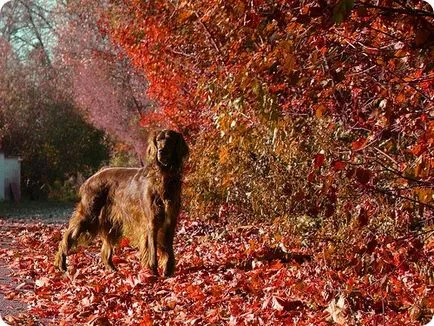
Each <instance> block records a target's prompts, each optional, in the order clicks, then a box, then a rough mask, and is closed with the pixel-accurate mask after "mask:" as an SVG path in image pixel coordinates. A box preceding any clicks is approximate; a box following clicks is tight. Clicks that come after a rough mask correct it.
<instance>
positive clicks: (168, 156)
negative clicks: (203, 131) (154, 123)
mask: <svg viewBox="0 0 434 326" xmlns="http://www.w3.org/2000/svg"><path fill="white" fill-rule="evenodd" d="M187 157H188V146H187V144H186V142H185V140H184V137H182V135H181V134H180V133H178V132H176V131H173V130H168V129H165V130H162V131H159V132H156V133H154V134H153V135H151V139H150V141H149V147H148V159H149V160H155V161H156V162H157V164H158V165H159V166H160V167H161V168H162V169H164V170H169V171H171V172H178V171H181V169H182V164H183V162H184V161H185V160H186V159H187Z"/></svg>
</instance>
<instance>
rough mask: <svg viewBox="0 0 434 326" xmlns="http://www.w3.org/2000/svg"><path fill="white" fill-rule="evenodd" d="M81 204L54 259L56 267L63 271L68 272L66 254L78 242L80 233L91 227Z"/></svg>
mask: <svg viewBox="0 0 434 326" xmlns="http://www.w3.org/2000/svg"><path fill="white" fill-rule="evenodd" d="M80 208H81V207H80V205H79V206H78V207H77V209H76V211H75V212H74V214H73V216H72V217H71V220H70V221H69V226H68V229H67V230H66V232H65V234H64V235H63V239H62V241H61V242H60V244H59V249H58V251H57V254H56V257H55V259H54V267H56V268H57V269H58V270H60V271H62V272H66V268H67V266H66V255H68V253H69V251H70V250H71V248H72V247H73V246H75V245H76V244H77V240H78V238H79V237H80V235H81V234H82V233H83V232H85V231H87V230H88V229H89V222H88V218H87V217H86V216H85V215H83V214H82V210H81V209H80Z"/></svg>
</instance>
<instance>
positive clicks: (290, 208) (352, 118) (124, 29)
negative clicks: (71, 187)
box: [46, 0, 434, 325]
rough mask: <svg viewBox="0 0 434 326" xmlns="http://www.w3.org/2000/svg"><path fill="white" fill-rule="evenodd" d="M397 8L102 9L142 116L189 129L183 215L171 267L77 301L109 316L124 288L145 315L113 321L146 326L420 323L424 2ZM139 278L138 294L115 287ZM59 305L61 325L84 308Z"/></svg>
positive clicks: (429, 112) (433, 142)
mask: <svg viewBox="0 0 434 326" xmlns="http://www.w3.org/2000/svg"><path fill="white" fill-rule="evenodd" d="M409 3H410V2H408V1H400V0H379V1H376V2H375V3H374V2H370V1H357V2H354V1H352V0H320V1H301V0H293V1H292V0H273V1H271V0H250V1H247V0H245V1H244V0H232V1H230V0H229V1H206V0H192V1H183V0H181V1H172V0H169V1H167V0H153V1H139V0H132V1H126V0H112V1H110V2H109V4H108V5H106V6H104V7H103V9H102V12H101V15H100V17H99V20H98V22H99V23H100V28H101V31H102V32H103V33H105V34H106V35H107V36H108V37H109V38H110V39H111V40H112V42H114V43H115V44H116V45H118V46H120V47H121V48H122V50H123V53H124V54H125V55H126V56H127V57H128V58H129V59H130V60H131V62H132V63H133V64H134V66H135V67H136V68H137V69H139V70H140V71H142V72H144V73H145V74H146V78H147V81H148V82H149V85H148V89H147V95H148V96H149V98H150V99H151V100H152V101H153V102H152V103H153V106H151V105H150V106H149V107H148V110H147V111H141V112H140V124H141V126H142V127H143V128H145V129H146V128H148V127H154V126H166V127H171V128H175V129H178V130H179V131H182V132H183V133H184V134H185V135H186V136H187V138H188V140H189V145H190V149H191V154H190V161H189V162H190V163H189V167H188V169H187V170H188V171H187V177H186V181H185V183H186V184H185V188H184V189H185V191H184V194H183V195H184V203H185V205H184V206H185V207H184V208H185V210H186V212H187V214H188V217H189V218H188V219H187V220H185V221H183V222H182V223H183V224H182V225H181V226H180V230H179V233H178V236H177V239H178V241H183V242H182V244H181V242H178V247H177V250H178V252H177V255H179V257H181V260H182V261H181V262H180V266H181V268H180V271H179V274H177V276H175V278H174V279H173V280H167V281H161V280H158V281H157V283H156V284H155V285H149V284H148V285H147V287H146V286H145V287H143V286H142V285H141V283H146V282H148V281H149V280H148V279H147V277H146V276H140V275H143V274H138V275H136V276H131V275H128V276H127V275H126V274H123V273H126V272H121V275H124V276H125V279H124V280H122V277H118V276H111V277H113V280H114V281H115V282H117V283H116V284H117V285H116V287H115V286H113V287H110V286H109V285H107V289H109V290H107V289H106V290H104V291H105V292H104V296H106V297H108V299H104V298H103V297H102V294H100V291H101V289H99V288H98V289H97V288H94V289H91V290H89V289H87V290H77V293H76V294H77V296H78V297H79V298H81V299H82V300H84V301H82V303H81V304H82V305H85V306H87V307H88V306H89V305H92V304H95V305H96V306H97V307H100V308H98V309H101V310H99V311H102V313H101V314H102V315H104V316H106V317H107V318H112V317H113V316H110V313H111V312H110V311H112V310H110V307H111V306H110V304H111V303H110V298H112V297H116V298H117V299H119V298H121V299H122V300H125V303H122V304H123V305H122V307H123V308H122V309H124V311H127V312H129V310H128V309H129V308H128V307H135V308H134V309H141V310H140V311H139V312H137V313H139V314H140V316H142V317H143V318H144V320H136V319H131V320H127V318H128V317H127V316H124V317H122V318H124V319H123V321H125V322H132V323H133V322H136V323H140V322H142V324H145V325H146V324H147V323H149V321H150V320H154V321H155V322H156V323H164V322H165V321H169V322H173V323H177V322H181V321H182V322H185V321H187V322H191V323H192V324H195V323H197V324H201V323H204V324H213V323H216V324H218V323H219V322H222V321H223V323H228V324H233V325H238V324H242V323H243V322H245V323H246V324H248V323H249V322H250V323H252V324H261V323H263V324H270V323H271V324H272V323H285V322H286V323H289V324H291V323H298V324H315V325H321V323H323V324H324V325H325V324H326V323H327V322H331V321H333V322H335V323H338V324H363V325H365V324H366V325H370V324H371V325H376V324H380V323H384V324H394V323H396V325H413V324H414V325H420V324H425V323H426V322H427V321H428V320H429V319H430V318H431V316H432V315H433V312H434V292H433V287H432V284H433V283H434V278H433V277H434V275H433V273H432V270H433V267H434V246H433V245H434V243H433V236H432V235H433V217H434V214H433V208H434V200H433V196H434V186H433V181H434V179H433V176H434V173H433V171H434V156H433V149H434V120H433V119H434V105H433V102H434V70H433V68H434V65H433V62H434V41H433V39H434V14H433V12H432V11H431V10H430V8H429V5H428V4H426V3H424V2H423V1H414V2H411V5H410V4H409ZM94 110H101V108H95V109H94ZM193 221H195V222H193ZM240 225H242V226H240ZM50 241H51V240H50ZM184 241H186V242H184ZM205 248H206V249H205ZM210 248H212V249H213V250H210ZM122 250H123V254H124V255H126V257H130V256H128V255H129V251H128V249H122ZM78 257H81V258H83V257H86V256H85V255H84V254H83V253H80V254H79V255H78ZM298 257H303V259H301V260H299V259H297V258H298ZM83 259H86V260H91V258H83ZM119 259H123V258H119ZM125 259H126V260H127V261H128V259H129V258H125ZM76 263H77V264H79V266H81V265H80V264H81V263H80V261H78V262H76ZM128 264H130V265H128V266H132V267H131V268H132V269H135V268H136V265H134V264H136V262H133V261H128ZM131 264H133V265H131ZM46 268H49V267H46ZM126 268H128V267H127V266H126ZM81 273H82V271H81V270H80V269H77V274H76V276H77V277H79V278H80V277H83V276H81ZM89 273H92V272H91V271H89ZM140 273H142V272H140ZM92 275H94V274H92ZM50 277H51V276H50ZM131 277H132V278H131ZM140 277H142V279H140ZM136 279H137V280H139V281H136ZM47 282H53V284H55V285H56V286H57V285H58V283H57V282H58V280H57V279H55V280H52V279H51V280H48V281H47ZM97 283H98V282H95V284H94V285H92V286H95V287H96V286H97V285H96V284H97ZM80 284H81V285H83V283H80ZM152 284H153V283H152ZM83 286H84V285H83ZM79 288H80V289H82V287H79ZM59 289H61V290H62V291H64V290H65V288H64V285H62V286H60V285H59ZM46 291H48V290H46ZM68 291H70V292H73V291H74V290H73V289H69V290H68ZM110 291H114V292H116V294H113V293H114V292H110ZM119 291H120V292H119ZM122 291H123V292H122ZM136 291H139V293H140V294H143V296H144V298H145V299H141V298H142V297H141V296H134V297H133V299H131V297H130V296H129V295H125V296H123V295H122V293H131V292H133V293H137V292H136ZM140 291H142V292H140ZM119 294H120V297H118V295H119ZM89 298H92V300H93V301H89V300H90V299H89ZM130 299H131V300H133V301H134V300H137V302H138V303H135V301H134V302H132V301H131V302H130V301H128V300H130ZM62 300H72V298H71V297H62ZM140 300H143V301H140ZM127 301H128V302H127ZM95 302H96V303H95ZM122 302H123V301H122ZM145 303H146V304H145ZM204 303H205V304H204ZM138 307H140V308H138ZM56 309H57V308H56ZM62 309H66V310H65V311H66V312H65V316H66V314H68V313H69V315H68V318H69V319H68V320H71V321H78V322H85V321H89V320H93V319H92V318H94V316H93V315H92V313H89V315H87V316H79V315H74V313H73V312H71V311H68V310H67V309H68V306H65V307H64V308H62ZM104 309H105V310H104ZM131 309H133V308H131ZM56 311H57V310H56ZM92 311H95V309H94V310H92ZM134 311H135V310H133V316H136V315H135V313H134ZM62 313H63V312H62ZM101 314H100V315H101ZM56 316H58V315H56ZM65 316H62V317H65ZM56 318H57V317H56ZM131 318H135V317H131Z"/></svg>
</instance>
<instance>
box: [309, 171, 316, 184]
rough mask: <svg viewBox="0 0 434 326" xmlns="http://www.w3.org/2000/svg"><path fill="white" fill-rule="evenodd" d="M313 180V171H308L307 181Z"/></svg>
mask: <svg viewBox="0 0 434 326" xmlns="http://www.w3.org/2000/svg"><path fill="white" fill-rule="evenodd" d="M314 180H315V173H314V172H311V173H309V175H308V176H307V181H309V182H313V181H314Z"/></svg>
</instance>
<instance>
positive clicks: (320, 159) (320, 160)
mask: <svg viewBox="0 0 434 326" xmlns="http://www.w3.org/2000/svg"><path fill="white" fill-rule="evenodd" d="M324 161H325V155H324V154H316V155H315V158H314V167H315V169H318V168H319V167H321V166H322V165H323V164H324Z"/></svg>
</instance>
